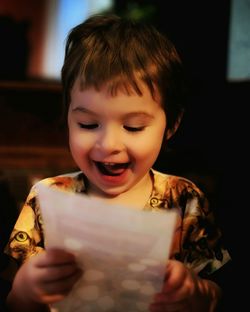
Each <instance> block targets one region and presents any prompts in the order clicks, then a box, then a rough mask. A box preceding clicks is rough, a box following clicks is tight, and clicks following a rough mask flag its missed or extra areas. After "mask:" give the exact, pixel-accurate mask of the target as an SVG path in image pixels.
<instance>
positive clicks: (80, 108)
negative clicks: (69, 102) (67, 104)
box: [72, 106, 97, 115]
mask: <svg viewBox="0 0 250 312" xmlns="http://www.w3.org/2000/svg"><path fill="white" fill-rule="evenodd" d="M72 112H80V113H87V114H91V115H97V114H96V113H95V112H93V111H91V110H90V109H87V108H85V107H82V106H77V107H75V108H73V109H72Z"/></svg>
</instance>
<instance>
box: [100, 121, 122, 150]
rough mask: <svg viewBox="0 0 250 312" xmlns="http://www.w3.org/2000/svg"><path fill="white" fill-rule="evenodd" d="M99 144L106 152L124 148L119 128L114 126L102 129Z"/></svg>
mask: <svg viewBox="0 0 250 312" xmlns="http://www.w3.org/2000/svg"><path fill="white" fill-rule="evenodd" d="M97 145H98V147H99V149H101V150H102V151H103V152H105V153H113V152H119V151H121V150H122V149H123V147H124V144H123V142H122V135H121V133H120V131H119V129H116V128H114V127H110V128H107V129H105V130H103V131H102V133H101V134H100V136H99V139H98V142H97Z"/></svg>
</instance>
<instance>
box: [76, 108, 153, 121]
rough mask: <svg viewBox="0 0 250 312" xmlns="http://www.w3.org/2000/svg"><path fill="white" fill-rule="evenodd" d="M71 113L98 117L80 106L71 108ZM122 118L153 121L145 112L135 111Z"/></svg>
mask: <svg viewBox="0 0 250 312" xmlns="http://www.w3.org/2000/svg"><path fill="white" fill-rule="evenodd" d="M72 112H80V113H83V114H84V113H86V114H90V115H95V116H98V114H97V113H95V112H93V111H91V110H90V109H88V108H85V107H82V106H77V107H75V108H73V109H72ZM122 117H123V119H127V118H128V119H129V118H135V117H140V118H147V119H154V116H153V115H151V114H150V113H148V112H145V111H135V112H129V113H125V114H124V115H123V116H122Z"/></svg>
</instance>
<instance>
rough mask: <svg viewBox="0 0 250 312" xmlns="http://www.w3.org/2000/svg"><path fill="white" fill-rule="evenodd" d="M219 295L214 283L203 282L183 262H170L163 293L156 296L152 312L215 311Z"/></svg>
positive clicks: (151, 308)
mask: <svg viewBox="0 0 250 312" xmlns="http://www.w3.org/2000/svg"><path fill="white" fill-rule="evenodd" d="M217 295H218V288H217V286H215V284H214V283H213V282H211V281H208V280H202V279H201V278H200V277H198V276H197V274H196V273H194V272H193V271H192V270H189V269H188V268H187V267H186V266H185V265H184V264H183V263H182V262H179V261H176V260H169V262H168V265H167V271H166V278H165V282H164V285H163V289H162V292H161V293H158V294H156V296H155V298H154V302H153V303H152V304H151V306H150V311H152V312H163V311H175V312H176V311H178V312H191V311H192V312H194V311H203V312H205V311H213V306H214V302H216V301H217V299H218V298H217Z"/></svg>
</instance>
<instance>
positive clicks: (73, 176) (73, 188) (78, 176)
mask: <svg viewBox="0 0 250 312" xmlns="http://www.w3.org/2000/svg"><path fill="white" fill-rule="evenodd" d="M39 184H45V185H47V186H51V187H56V188H58V189H61V190H64V191H69V192H77V193H79V192H83V191H84V190H85V184H84V177H83V173H82V172H81V171H76V172H70V173H65V174H61V175H57V176H54V177H48V178H44V179H42V180H40V181H39V182H37V183H36V184H35V185H34V188H36V187H37V186H38V185H39Z"/></svg>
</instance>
